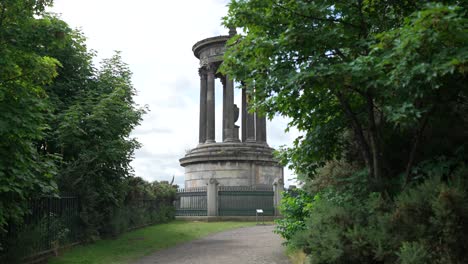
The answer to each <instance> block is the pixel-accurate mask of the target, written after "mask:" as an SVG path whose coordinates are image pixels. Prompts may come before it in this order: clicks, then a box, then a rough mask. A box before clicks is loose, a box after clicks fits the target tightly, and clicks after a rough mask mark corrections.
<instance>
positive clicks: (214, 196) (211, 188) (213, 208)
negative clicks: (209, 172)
mask: <svg viewBox="0 0 468 264" xmlns="http://www.w3.org/2000/svg"><path fill="white" fill-rule="evenodd" d="M207 185H208V187H207V189H206V199H207V209H208V212H207V215H208V216H218V185H219V182H218V181H217V180H216V179H215V178H211V179H210V180H209V181H208V184H207Z"/></svg>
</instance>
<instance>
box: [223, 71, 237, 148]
mask: <svg viewBox="0 0 468 264" xmlns="http://www.w3.org/2000/svg"><path fill="white" fill-rule="evenodd" d="M224 100H225V101H226V102H225V103H224V106H225V107H226V111H225V118H226V123H225V127H224V135H225V136H226V138H225V140H224V141H225V142H234V141H238V140H239V139H237V140H236V139H235V138H234V81H233V80H232V79H231V78H229V76H226V89H225V96H224Z"/></svg>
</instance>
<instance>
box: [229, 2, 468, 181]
mask: <svg viewBox="0 0 468 264" xmlns="http://www.w3.org/2000/svg"><path fill="white" fill-rule="evenodd" d="M466 5H467V3H466V2H465V1H438V3H428V2H427V1H364V0H356V1H331V0H330V1H327V0H323V1H289V0H233V1H231V3H230V4H229V13H228V16H227V17H226V18H225V20H224V23H225V25H226V26H229V27H240V28H241V29H242V30H243V32H245V34H241V35H238V36H237V37H235V38H233V39H232V40H231V41H230V45H231V46H230V48H229V49H228V51H227V52H226V54H225V61H224V63H223V68H222V70H223V71H225V72H227V73H229V74H232V75H233V76H234V77H235V78H237V79H240V80H243V81H244V82H245V83H246V85H247V87H248V89H249V91H250V93H252V94H253V95H254V96H253V97H254V105H253V106H254V107H256V108H258V109H260V110H261V111H263V112H265V113H266V114H268V115H269V116H270V117H272V116H273V115H274V114H276V113H279V114H281V115H285V116H288V117H290V118H291V120H292V121H291V123H290V125H291V126H297V127H298V128H299V130H302V131H305V132H306V133H305V136H304V137H301V138H298V139H297V140H296V141H295V145H294V147H293V148H290V149H288V150H286V151H285V152H283V157H284V158H285V160H287V161H289V162H292V166H293V167H294V168H295V169H296V171H297V172H298V173H299V174H303V175H307V176H310V177H313V175H314V173H315V170H316V168H318V167H321V166H323V164H325V163H326V162H328V161H331V160H335V159H339V158H340V157H341V156H342V155H343V153H346V152H349V150H350V149H353V146H356V148H355V149H356V150H357V151H356V153H358V155H354V156H353V157H352V159H353V160H354V161H356V162H361V163H362V164H364V165H365V167H366V168H367V170H368V176H369V180H370V181H369V182H370V183H371V184H372V186H374V188H376V189H380V190H382V189H385V187H384V186H385V185H386V184H387V182H388V181H391V180H393V179H392V178H394V177H395V176H397V175H399V174H401V173H403V174H406V178H407V180H408V181H410V180H411V171H412V169H413V168H414V166H415V165H416V164H417V163H418V162H420V161H422V160H425V159H428V158H432V157H433V156H437V155H453V153H454V148H453V146H457V145H458V146H462V145H464V144H465V142H466V138H467V135H466V132H463V131H466V122H459V121H461V120H466V118H465V117H464V114H463V110H462V109H466V98H467V97H466V92H467V90H466V83H467V78H466V63H467V56H468V52H467V47H466V43H467V41H468V36H467V31H466V26H465V25H466V24H467V19H466ZM447 116H448V118H447ZM445 126H450V127H452V128H453V131H454V133H453V134H452V135H451V137H446V136H445V137H444V136H443V134H444V133H446V132H447V130H446V129H441V128H442V127H445ZM429 134H431V135H432V137H433V138H431V139H430V140H428V137H427V136H428V135H429ZM448 138H449V139H448ZM442 141H444V142H445V143H446V144H445V146H447V147H446V148H443V147H441V145H440V144H436V142H439V143H440V142H442ZM430 142H432V143H433V144H428V143H430ZM425 146H430V147H425ZM431 148H432V149H431ZM351 154H352V153H351Z"/></svg>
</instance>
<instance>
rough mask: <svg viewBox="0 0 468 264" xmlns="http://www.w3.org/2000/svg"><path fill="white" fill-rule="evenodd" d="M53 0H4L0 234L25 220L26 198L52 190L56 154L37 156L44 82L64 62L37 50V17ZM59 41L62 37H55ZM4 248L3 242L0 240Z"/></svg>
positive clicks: (0, 20)
mask: <svg viewBox="0 0 468 264" xmlns="http://www.w3.org/2000/svg"><path fill="white" fill-rule="evenodd" d="M51 2H52V1H32V0H19V1H18V0H6V1H2V2H1V3H0V115H1V118H0V138H1V140H0V235H3V234H4V233H5V232H6V230H5V228H6V226H7V223H10V224H13V223H18V222H21V221H22V217H23V216H24V214H25V213H26V212H27V208H26V205H27V200H28V199H29V198H30V197H32V196H34V195H43V194H52V193H54V191H55V189H56V186H55V184H54V182H53V176H54V174H55V172H56V168H55V164H54V161H53V160H54V158H53V157H51V156H48V155H39V153H38V152H37V147H38V146H37V144H36V142H38V141H40V140H42V139H43V137H44V135H45V130H46V129H47V122H46V116H47V115H48V114H49V111H48V106H49V105H48V104H47V101H46V98H47V95H46V93H45V91H44V89H43V87H44V85H46V84H49V83H50V82H52V81H53V78H54V77H56V76H57V67H59V66H60V63H59V62H58V61H57V60H56V59H54V58H52V57H50V56H47V55H41V54H38V53H37V52H35V51H34V50H35V48H37V46H39V45H41V43H38V42H35V41H34V36H35V34H40V33H43V32H35V26H36V23H37V20H36V19H35V18H34V15H41V14H42V13H43V11H44V8H45V7H46V6H47V5H49V4H51ZM50 42H53V43H58V42H60V39H58V38H52V39H51V40H50ZM0 247H1V245H0Z"/></svg>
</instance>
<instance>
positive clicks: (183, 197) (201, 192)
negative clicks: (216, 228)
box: [175, 187, 207, 216]
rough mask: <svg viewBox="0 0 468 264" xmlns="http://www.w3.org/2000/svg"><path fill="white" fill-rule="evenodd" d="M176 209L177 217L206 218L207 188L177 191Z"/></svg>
mask: <svg viewBox="0 0 468 264" xmlns="http://www.w3.org/2000/svg"><path fill="white" fill-rule="evenodd" d="M175 208H176V215H177V216H206V215H207V197H206V187H198V188H187V189H179V190H177V196H176V200H175Z"/></svg>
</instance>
